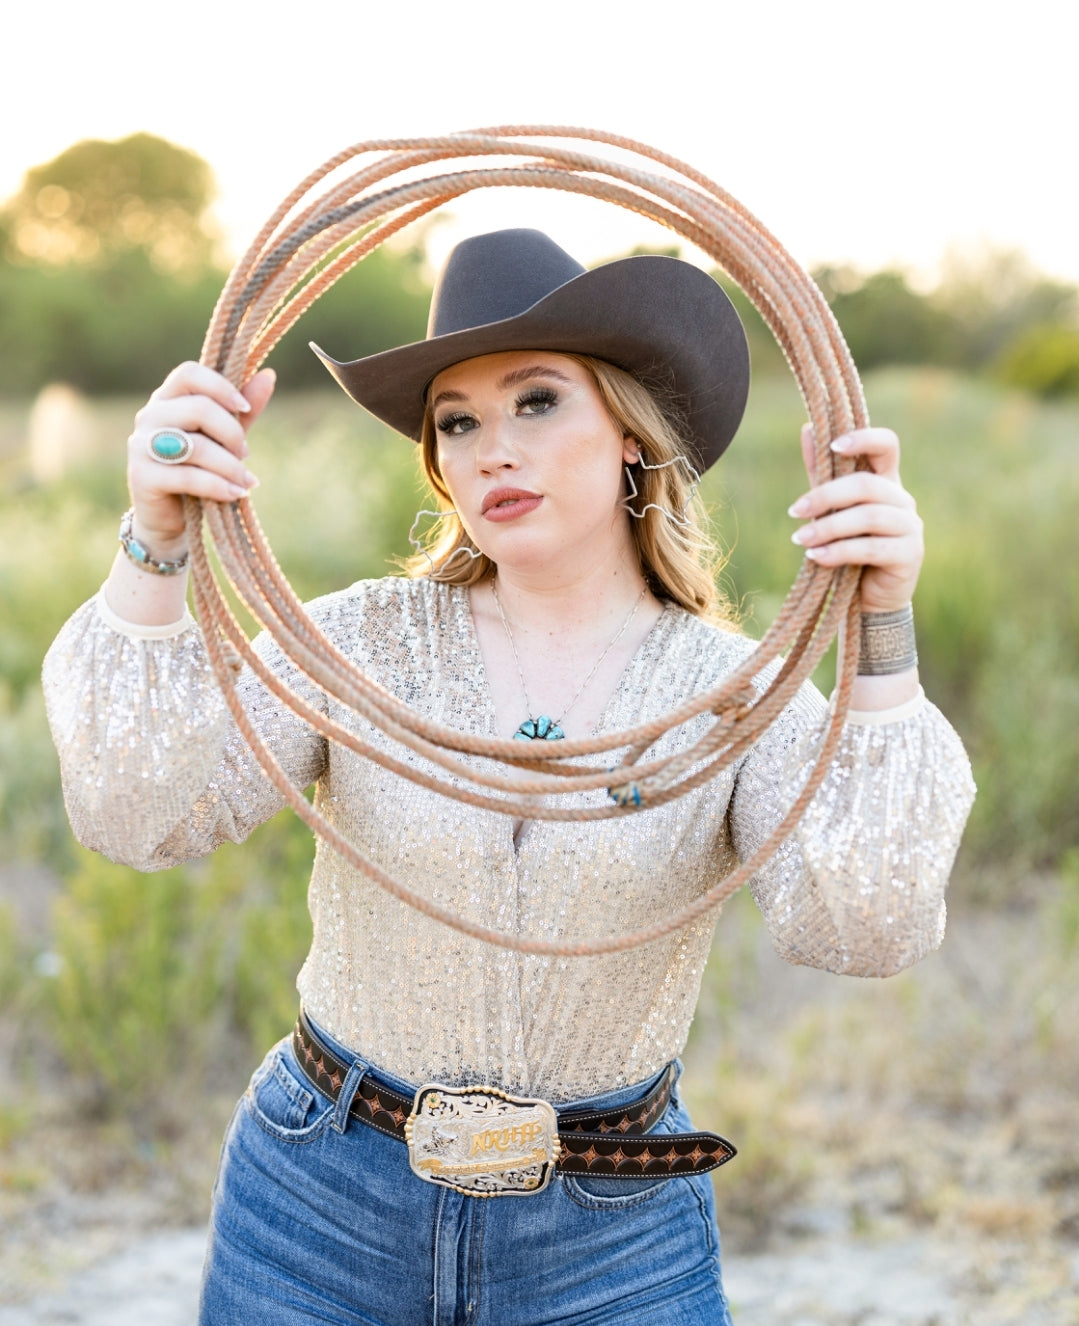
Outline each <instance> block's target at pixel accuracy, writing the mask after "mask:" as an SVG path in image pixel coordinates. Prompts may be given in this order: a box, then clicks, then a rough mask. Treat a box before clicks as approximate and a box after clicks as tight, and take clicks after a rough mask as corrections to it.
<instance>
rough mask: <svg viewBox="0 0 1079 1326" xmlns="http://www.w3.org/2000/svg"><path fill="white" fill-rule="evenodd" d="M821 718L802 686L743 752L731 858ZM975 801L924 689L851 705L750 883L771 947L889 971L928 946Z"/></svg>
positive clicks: (966, 766) (937, 929) (864, 971)
mask: <svg viewBox="0 0 1079 1326" xmlns="http://www.w3.org/2000/svg"><path fill="white" fill-rule="evenodd" d="M824 715H825V706H824V701H823V699H822V698H821V696H820V694H819V692H817V691H816V690H815V689H813V688H812V687H805V688H803V690H802V691H801V692H800V693H799V695H798V696H797V697H796V699H795V700H794V702H793V703H792V704H791V705H790V706H789V707H788V709H787V710H786V711H784V713H783V715H781V717H780V718H779V720H778V721H777V722H776V723H775V724H774V725H773V726H772V728H771V729H769V731H768V732H767V733H766V734H765V736H764V738H763V739H762V740H761V741H760V742H759V743H758V745H757V746H756V747H755V748H754V750H753V751H752V752H751V753H750V755H749V756H748V757H747V758H746V760H745V761H744V763H743V765H742V768H741V769H740V771H739V774H738V778H737V781H736V785H735V792H734V797H733V798H732V801H731V807H730V815H731V833H732V837H733V841H734V844H735V848H736V850H737V851H738V854H739V856H740V857H741V858H742V859H745V858H746V857H747V856H749V855H750V854H751V853H752V852H753V851H754V850H755V849H756V848H757V847H758V846H759V845H760V844H761V843H762V842H763V841H764V840H765V839H766V838H767V836H768V834H769V832H770V831H771V830H772V828H773V827H774V826H775V825H776V824H777V823H778V822H779V820H780V819H781V818H782V816H783V814H785V812H786V810H787V808H788V807H789V806H790V805H791V804H792V803H793V801H794V798H795V797H796V795H797V793H798V791H799V790H800V788H801V787H802V786H803V785H804V783H805V780H806V778H807V777H808V776H809V772H810V769H811V767H812V765H813V763H814V762H815V757H816V753H817V750H818V749H819V745H820V739H821V730H822V723H823V720H824ZM973 799H974V781H973V778H972V777H971V771H970V763H969V761H968V759H967V756H966V752H965V751H964V749H963V745H962V742H961V741H960V739H959V737H958V735H957V734H956V732H955V731H954V729H953V728H952V727H951V725H950V724H949V723H948V721H947V720H946V719H945V718H944V716H943V715H942V714H941V713H940V711H939V710H938V709H936V708H935V707H934V706H933V705H932V704H930V703H929V702H928V701H927V700H926V699H925V697H924V695H922V694H919V695H918V697H917V698H916V699H914V700H912V701H910V702H909V703H908V704H906V705H903V706H901V707H899V708H897V709H892V710H885V711H882V712H879V713H869V712H863V713H853V714H851V715H850V716H849V717H848V720H847V722H846V724H845V726H844V729H843V734H842V737H841V741H840V746H839V750H838V752H837V754H836V758H835V762H834V764H833V765H832V767H831V769H830V770H829V771H828V774H827V775H826V777H825V780H824V783H823V784H822V785H821V787H820V789H819V790H818V792H817V794H816V796H815V797H814V799H813V801H812V802H811V803H810V805H809V808H808V810H807V812H806V814H805V816H804V817H803V819H802V821H801V823H800V824H799V826H798V828H797V830H796V832H795V834H794V836H793V838H792V839H791V840H789V841H788V843H787V844H785V845H784V846H783V847H782V848H781V849H780V851H779V852H778V853H777V854H776V855H775V857H774V858H773V859H772V860H771V861H770V862H769V863H768V864H767V865H766V866H765V867H764V868H763V870H762V871H761V872H760V873H759V874H758V876H757V878H756V879H755V881H754V883H753V892H754V896H755V897H756V900H757V903H758V906H759V907H760V909H761V912H762V913H763V915H764V918H765V921H766V922H767V925H768V929H769V932H770V933H771V936H772V940H773V943H774V944H775V946H776V949H777V950H778V952H779V953H780V955H781V956H782V957H783V958H785V959H786V960H787V961H789V962H793V963H799V964H803V965H806V966H812V967H823V968H825V969H827V970H828V971H834V972H843V973H846V974H848V975H852V976H890V975H892V974H894V973H895V972H898V971H902V970H903V969H904V968H905V967H909V966H910V965H911V964H912V963H914V962H917V961H918V959H919V958H922V957H924V956H925V955H926V954H927V953H929V952H931V951H932V950H933V949H935V948H937V947H939V945H940V943H941V940H942V939H943V937H944V921H945V903H944V891H945V887H946V885H947V882H948V876H949V875H950V873H951V868H952V864H953V862H954V860H955V854H956V851H957V850H958V847H959V840H960V837H961V836H962V832H963V827H964V825H965V824H966V819H967V815H968V813H969V811H970V807H971V804H972V802H973Z"/></svg>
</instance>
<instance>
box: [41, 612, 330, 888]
mask: <svg viewBox="0 0 1079 1326" xmlns="http://www.w3.org/2000/svg"><path fill="white" fill-rule="evenodd" d="M255 647H256V649H257V651H258V652H259V654H260V655H261V657H262V658H264V659H265V660H266V662H267V663H268V664H269V666H270V667H271V668H272V669H273V670H274V671H275V672H277V673H278V674H279V675H281V676H282V677H283V679H284V680H285V682H286V684H287V685H289V686H290V688H291V689H294V690H299V691H301V692H302V693H304V694H305V698H307V699H308V700H309V701H310V702H311V703H312V704H314V705H316V707H317V706H319V705H321V706H322V707H325V704H324V700H323V699H322V697H321V692H319V691H317V689H316V688H314V687H313V686H311V684H310V683H307V684H306V686H305V684H304V681H303V679H302V678H300V677H298V676H297V675H296V671H295V669H294V668H292V667H291V666H289V665H288V664H286V662H285V661H284V660H283V659H282V657H281V654H280V651H279V650H278V649H277V646H276V645H274V644H273V642H272V641H270V640H269V639H268V637H266V636H260V637H259V639H258V640H257V641H256V643H255ZM42 682H43V686H44V691H45V702H46V709H47V712H48V717H49V725H50V727H51V729H52V734H53V740H54V742H55V743H56V748H57V751H58V753H59V756H60V773H61V779H62V782H63V788H64V800H65V803H66V805H67V811H68V817H69V819H70V821H71V827H72V830H73V832H74V834H75V837H76V838H77V839H78V840H79V841H80V842H81V843H82V844H83V845H84V846H86V847H89V848H92V849H93V850H94V851H97V852H101V853H102V854H103V855H105V856H107V857H109V858H110V859H112V860H114V861H120V862H123V863H124V864H126V865H131V866H134V867H135V868H136V869H139V870H164V869H166V868H168V867H169V866H174V865H177V864H178V863H179V862H181V861H185V860H190V859H191V858H193V857H197V856H203V855H205V854H206V853H208V852H211V851H213V850H214V848H215V847H217V846H218V845H219V844H220V843H222V842H224V841H225V840H231V841H233V842H241V841H242V840H243V839H244V838H246V837H247V836H248V834H250V833H251V832H252V831H253V830H254V829H255V828H256V827H257V826H258V825H259V824H261V823H262V822H263V821H264V820H266V819H269V818H270V816H271V815H273V814H274V813H275V812H276V811H277V810H279V809H280V807H281V805H282V803H283V799H282V797H281V795H280V793H279V792H278V791H277V789H276V788H274V786H273V785H272V784H271V783H270V781H269V779H268V778H267V777H266V776H265V774H264V773H263V772H262V770H261V769H260V767H259V765H258V763H257V761H256V760H255V757H254V755H253V754H252V752H251V751H250V749H249V748H248V746H247V745H246V743H245V741H244V739H243V738H242V737H241V736H240V734H239V732H238V731H237V729H236V727H235V724H234V723H233V720H232V716H231V714H230V713H229V711H228V707H227V706H226V704H225V701H224V699H223V697H222V695H221V693H220V691H219V690H218V687H217V683H216V681H215V679H214V676H213V672H212V669H211V666H210V662H209V658H208V657H207V654H206V649H205V645H204V643H203V639H202V634H201V632H200V630H199V628H198V626H197V624H196V623H195V621H194V620H193V618H191V617H190V615H185V618H184V619H183V620H182V621H180V622H177V623H175V624H174V625H172V626H165V627H140V626H135V625H133V624H131V623H127V622H124V621H123V620H121V619H120V618H119V617H117V616H116V615H115V614H114V613H113V612H112V611H111V610H110V609H109V607H108V604H107V603H106V602H105V598H104V593H103V592H102V593H100V594H98V595H97V597H96V598H93V599H91V600H90V601H89V602H88V603H86V604H84V605H83V606H82V607H81V608H80V609H79V610H78V611H77V612H76V613H75V614H74V616H73V617H72V618H71V619H70V620H69V621H68V622H67V624H66V625H65V626H64V628H63V629H62V630H61V632H60V634H59V635H58V636H57V638H56V640H55V641H54V642H53V645H52V647H51V649H50V650H49V652H48V654H47V656H46V658H45V663H44V668H43V673H42ZM237 689H238V691H239V693H240V695H241V698H242V700H243V703H244V707H245V709H246V710H247V712H248V714H249V715H250V716H251V718H252V721H253V723H254V726H255V729H256V731H258V732H259V733H260V735H261V736H262V737H263V738H264V739H265V740H266V741H267V743H268V744H269V745H270V746H271V748H272V749H273V751H274V752H275V754H276V755H277V758H278V760H279V761H280V762H281V764H282V766H283V768H284V769H285V771H286V773H287V774H288V775H289V777H290V778H291V780H292V781H293V783H295V784H296V785H297V786H300V787H306V786H307V785H308V784H310V783H311V782H313V781H314V780H315V779H316V778H317V777H318V775H319V773H320V772H321V770H322V767H323V764H324V761H325V754H326V752H325V744H324V742H323V740H322V739H321V738H319V737H318V736H317V734H315V733H313V732H312V731H311V730H310V728H309V727H308V726H307V725H306V724H305V723H303V722H302V721H301V720H300V719H299V718H297V717H296V716H295V715H294V714H293V713H292V711H291V710H290V709H288V708H287V707H286V706H284V705H282V704H281V703H280V701H278V700H277V699H276V698H275V697H274V696H272V695H270V693H269V692H268V691H267V690H266V688H265V687H264V686H263V685H262V684H261V683H260V682H259V681H258V680H257V679H256V678H255V677H254V676H253V674H252V673H251V672H250V671H249V670H248V669H245V670H244V671H243V673H242V674H241V676H240V677H239V679H238V682H237Z"/></svg>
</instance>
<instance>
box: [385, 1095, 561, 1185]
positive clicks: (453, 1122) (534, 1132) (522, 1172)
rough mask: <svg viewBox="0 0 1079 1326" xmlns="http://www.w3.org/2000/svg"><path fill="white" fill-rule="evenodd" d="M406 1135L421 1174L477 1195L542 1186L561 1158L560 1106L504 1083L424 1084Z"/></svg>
mask: <svg viewBox="0 0 1079 1326" xmlns="http://www.w3.org/2000/svg"><path fill="white" fill-rule="evenodd" d="M405 1137H406V1139H407V1141H408V1159H409V1164H410V1165H411V1166H412V1170H413V1173H415V1174H418V1175H419V1177H420V1178H421V1179H425V1180H426V1181H427V1182H428V1183H439V1184H441V1185H442V1186H443V1187H445V1188H452V1189H454V1191H455V1192H462V1193H465V1194H466V1195H467V1196H469V1197H527V1196H529V1195H530V1194H532V1193H535V1192H541V1191H542V1190H543V1189H544V1188H546V1186H547V1183H548V1181H549V1179H550V1177H551V1171H552V1170H553V1169H554V1167H555V1164H556V1162H557V1160H558V1149H559V1148H558V1116H557V1115H556V1114H555V1112H554V1108H553V1107H552V1106H551V1105H549V1104H548V1103H547V1101H545V1100H532V1099H530V1098H529V1097H526V1096H510V1095H507V1094H506V1092H504V1091H500V1090H499V1089H498V1088H497V1087H445V1086H440V1085H439V1084H438V1083H428V1084H427V1085H426V1086H422V1087H420V1089H419V1090H418V1091H417V1092H416V1099H415V1102H414V1103H413V1106H412V1114H411V1115H410V1116H409V1118H408V1120H407V1121H406V1123H405Z"/></svg>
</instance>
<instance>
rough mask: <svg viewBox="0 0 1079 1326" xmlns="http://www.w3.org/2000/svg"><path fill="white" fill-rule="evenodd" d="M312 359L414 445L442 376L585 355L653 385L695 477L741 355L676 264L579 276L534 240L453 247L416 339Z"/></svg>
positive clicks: (741, 338)
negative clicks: (490, 358)
mask: <svg viewBox="0 0 1079 1326" xmlns="http://www.w3.org/2000/svg"><path fill="white" fill-rule="evenodd" d="M311 348H312V349H313V350H314V352H315V353H316V354H317V355H318V356H319V358H320V359H321V360H322V362H323V363H324V364H325V365H326V367H327V369H329V371H330V373H331V374H332V375H333V376H334V377H335V378H336V379H337V381H338V382H339V383H340V384H341V386H342V387H343V388H344V389H345V391H346V392H348V394H349V395H350V396H351V397H352V399H353V400H355V401H357V402H358V403H359V404H360V405H362V406H363V407H364V408H365V409H367V410H370V412H371V413H372V414H373V415H375V416H377V417H378V418H379V419H382V420H383V421H384V422H385V423H387V424H389V425H390V426H391V427H392V428H395V429H396V430H397V431H398V432H400V433H403V434H404V435H405V436H406V437H410V438H412V439H413V440H414V441H418V440H419V437H420V430H421V427H422V424H423V415H424V402H425V397H426V393H427V388H428V386H429V385H430V383H431V381H432V379H433V378H435V377H436V376H437V374H439V373H441V372H442V370H443V369H444V368H449V367H450V366H451V365H452V364H458V363H460V362H461V361H462V360H465V359H473V358H475V357H476V356H477V355H487V354H495V353H497V352H499V351H502V350H552V351H560V352H562V353H564V354H586V355H592V356H594V357H595V358H597V359H605V360H606V361H607V362H608V363H611V364H614V365H615V366H616V367H618V368H621V369H624V370H625V371H626V372H628V373H631V374H633V375H634V376H635V377H638V378H640V379H642V380H643V381H644V382H645V383H650V384H654V383H658V384H660V385H661V386H662V387H663V388H665V389H666V390H667V391H669V392H670V393H671V395H672V396H673V398H674V401H675V403H676V404H677V406H678V408H679V411H680V414H681V422H682V424H683V433H684V435H685V437H686V440H687V442H688V443H689V445H690V446H691V448H692V450H693V452H694V453H695V454H694V455H693V456H692V457H691V459H693V460H694V462H695V464H697V466H698V467H699V468H700V469H701V470H705V469H707V468H708V467H709V466H710V465H712V464H714V463H715V461H717V460H718V459H719V457H720V456H721V455H722V453H723V452H724V451H725V450H726V448H727V446H728V445H729V443H730V441H731V439H732V438H733V437H734V434H735V431H736V430H737V428H738V425H739V423H740V422H741V419H742V413H743V411H744V409H745V404H746V395H747V393H748V391H749V351H748V348H747V346H746V337H745V332H744V330H743V328H742V324H741V322H740V321H739V318H738V314H737V313H736V312H735V310H734V306H733V305H732V304H731V301H730V300H729V299H728V298H727V296H726V295H725V294H724V292H723V290H722V289H721V288H720V287H719V286H718V285H717V284H716V282H715V281H714V280H713V279H712V277H710V276H709V275H707V273H705V272H702V271H701V270H700V269H699V268H697V267H693V266H691V265H690V264H689V263H687V262H682V261H681V260H679V259H677V258H662V257H654V256H640V257H635V258H621V259H619V260H617V261H615V262H609V263H606V264H604V265H603V266H601V267H596V268H593V269H592V270H591V271H587V270H586V269H585V268H584V267H582V266H581V264H580V263H579V262H577V261H576V260H575V259H573V258H571V257H570V255H569V254H568V253H566V252H565V251H564V250H563V249H561V248H559V246H558V245H557V244H556V243H555V242H554V241H553V240H552V239H550V238H548V236H546V235H544V234H543V233H542V232H541V231H538V230H496V231H494V232H493V233H492V234H488V235H476V236H474V237H473V238H471V239H466V240H464V241H462V242H461V243H460V244H458V245H457V247H456V248H455V249H454V250H453V252H452V253H451V254H450V256H449V258H448V259H447V261H446V265H445V267H444V268H443V269H442V272H441V274H440V276H439V278H438V280H437V282H436V283H435V289H434V294H433V295H432V298H431V315H430V319H429V322H428V327H427V339H426V340H424V341H415V342H413V343H412V344H411V345H403V346H400V347H398V348H397V349H395V350H385V351H383V352H382V353H380V354H374V355H368V356H367V357H366V358H364V359H354V360H352V361H351V362H339V361H338V360H336V359H332V358H331V357H330V356H329V355H328V354H326V353H325V352H324V351H323V350H321V349H319V347H318V346H317V345H314V344H312V346H311Z"/></svg>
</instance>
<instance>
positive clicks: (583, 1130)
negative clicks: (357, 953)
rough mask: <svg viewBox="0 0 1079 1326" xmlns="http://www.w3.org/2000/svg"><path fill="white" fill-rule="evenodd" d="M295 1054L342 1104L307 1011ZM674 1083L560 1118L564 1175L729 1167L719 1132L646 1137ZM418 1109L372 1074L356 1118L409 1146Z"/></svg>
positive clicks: (330, 1058) (338, 1070) (631, 1175)
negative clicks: (408, 1125)
mask: <svg viewBox="0 0 1079 1326" xmlns="http://www.w3.org/2000/svg"><path fill="white" fill-rule="evenodd" d="M292 1048H293V1049H294V1051H295V1052H296V1058H297V1060H298V1061H299V1064H300V1067H301V1068H302V1069H303V1071H304V1073H305V1075H306V1076H307V1078H308V1080H309V1081H310V1082H311V1085H312V1086H314V1087H315V1088H316V1089H317V1090H318V1091H320V1092H321V1093H322V1094H323V1095H324V1096H328V1097H329V1098H330V1099H331V1100H334V1101H336V1100H337V1098H338V1096H340V1094H341V1088H342V1086H343V1085H344V1081H345V1078H346V1076H347V1075H348V1071H349V1065H348V1064H347V1063H346V1062H345V1061H344V1060H343V1059H340V1058H339V1057H338V1056H337V1055H336V1054H334V1052H333V1051H332V1050H331V1049H330V1048H329V1046H328V1045H326V1044H325V1043H324V1042H323V1041H322V1039H321V1038H320V1037H319V1036H318V1035H316V1033H315V1031H314V1030H313V1028H312V1027H311V1024H310V1023H309V1022H308V1020H307V1018H306V1017H305V1016H304V1014H303V1013H302V1012H301V1013H300V1017H299V1020H298V1021H297V1023H296V1026H295V1028H294V1030H293V1032H292ZM673 1084H674V1068H673V1066H672V1067H670V1068H668V1070H667V1071H666V1072H665V1073H664V1074H663V1076H662V1077H661V1078H660V1080H659V1082H658V1083H657V1084H656V1085H655V1086H654V1087H653V1088H652V1090H651V1091H649V1092H648V1094H647V1095H645V1096H644V1097H642V1099H640V1100H638V1101H634V1102H633V1103H632V1104H630V1105H625V1106H620V1107H619V1108H617V1109H613V1110H605V1111H595V1110H568V1111H561V1112H559V1115H558V1140H559V1143H560V1144H561V1155H560V1156H559V1159H558V1163H557V1167H558V1169H559V1170H560V1171H561V1172H562V1173H563V1174H588V1175H590V1176H592V1177H593V1178H609V1179H640V1178H656V1179H668V1178H674V1177H676V1176H677V1175H679V1174H705V1173H707V1172H708V1170H712V1169H718V1168H719V1166H720V1165H723V1164H725V1163H726V1162H727V1161H728V1160H730V1159H731V1157H732V1156H734V1155H735V1154H736V1152H735V1149H734V1147H733V1146H732V1145H731V1143H730V1142H728V1141H727V1139H726V1138H725V1137H720V1136H719V1134H718V1133H659V1134H657V1135H655V1136H646V1134H648V1133H649V1130H650V1129H652V1128H654V1127H655V1126H656V1124H657V1123H658V1122H659V1120H660V1118H661V1117H662V1115H663V1112H664V1111H665V1110H666V1108H667V1106H668V1105H669V1104H670V1100H671V1089H672V1087H673ZM412 1104H413V1098H412V1097H411V1096H405V1095H402V1093H401V1092H399V1091H395V1090H394V1089H393V1088H392V1087H390V1086H387V1085H386V1084H385V1083H384V1082H380V1081H379V1080H378V1078H377V1077H375V1076H374V1075H373V1074H371V1073H365V1074H364V1075H363V1077H362V1078H361V1079H360V1084H359V1086H358V1087H357V1089H356V1091H355V1093H354V1095H353V1097H352V1104H351V1106H350V1108H349V1115H350V1117H352V1118H354V1119H358V1120H359V1121H360V1123H365V1124H367V1125H368V1127H370V1128H377V1129H378V1131H379V1132H380V1133H385V1134H386V1136H387V1137H393V1138H396V1140H397V1141H399V1142H402V1143H403V1142H404V1141H405V1121H406V1120H407V1119H408V1117H409V1116H410V1115H411V1113H412Z"/></svg>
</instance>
